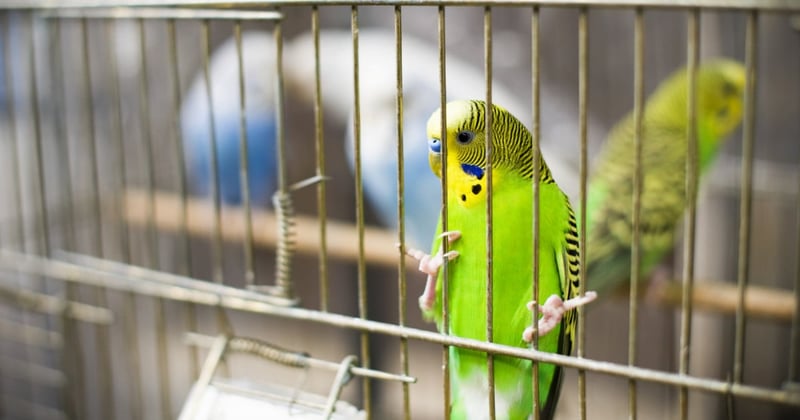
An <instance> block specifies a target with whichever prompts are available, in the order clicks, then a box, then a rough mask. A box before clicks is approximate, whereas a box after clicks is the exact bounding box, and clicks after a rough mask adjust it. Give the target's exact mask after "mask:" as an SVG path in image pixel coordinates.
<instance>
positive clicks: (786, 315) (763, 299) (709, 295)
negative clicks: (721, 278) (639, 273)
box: [655, 281, 795, 322]
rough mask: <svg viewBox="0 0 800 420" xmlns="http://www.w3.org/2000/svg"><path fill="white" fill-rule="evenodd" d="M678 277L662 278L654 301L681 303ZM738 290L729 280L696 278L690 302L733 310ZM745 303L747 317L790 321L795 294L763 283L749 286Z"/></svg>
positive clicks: (714, 309) (702, 307)
mask: <svg viewBox="0 0 800 420" xmlns="http://www.w3.org/2000/svg"><path fill="white" fill-rule="evenodd" d="M682 287H683V286H682V285H681V282H680V281H670V282H664V284H663V285H660V286H658V287H657V288H656V290H655V296H656V301H658V302H659V303H660V304H663V305H670V306H678V307H679V306H681V298H682V295H683V289H682ZM738 299H739V292H738V289H737V288H736V286H735V285H733V284H732V283H720V282H714V281H700V282H697V281H696V282H695V283H694V285H693V290H692V304H693V305H694V307H695V308H696V309H697V310H700V311H709V312H721V313H725V314H734V313H736V305H737V302H738ZM744 307H745V311H746V313H747V316H748V317H754V318H764V319H772V320H778V321H785V322H791V321H792V316H793V315H794V311H795V298H794V293H792V291H791V290H782V289H774V288H769V287H763V286H748V287H747V289H746V290H745V296H744Z"/></svg>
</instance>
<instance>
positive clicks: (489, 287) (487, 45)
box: [444, 6, 495, 419]
mask: <svg viewBox="0 0 800 420" xmlns="http://www.w3.org/2000/svg"><path fill="white" fill-rule="evenodd" d="M483 54H484V55H483V64H484V74H485V77H486V80H485V82H486V115H485V118H486V120H485V127H486V341H488V342H490V343H491V342H493V341H494V329H493V327H494V276H493V274H494V273H493V270H494V264H493V261H492V260H493V253H494V241H493V239H494V238H493V237H492V236H493V235H492V228H493V226H492V222H493V219H492V216H493V210H494V209H493V203H492V190H493V188H492V187H493V185H492V9H491V8H490V7H489V6H486V7H485V8H484V9H483ZM444 141H446V139H445V140H444ZM445 166H446V164H445ZM486 369H487V371H488V372H487V373H488V375H487V382H488V385H489V395H488V399H489V418H490V419H494V418H495V386H494V355H492V354H487V355H486Z"/></svg>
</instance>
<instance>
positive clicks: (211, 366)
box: [179, 335, 229, 420]
mask: <svg viewBox="0 0 800 420" xmlns="http://www.w3.org/2000/svg"><path fill="white" fill-rule="evenodd" d="M228 342H229V340H228V337H226V336H224V335H220V336H217V337H216V338H215V339H214V342H213V343H212V344H211V348H210V349H209V351H208V355H207V356H206V360H205V361H204V362H203V367H202V369H201V370H200V376H198V377H197V381H195V383H194V385H192V389H191V390H190V391H189V396H188V397H186V404H185V405H184V407H183V409H182V410H181V413H180V417H179V419H180V420H189V419H193V418H195V412H196V411H197V409H198V408H199V406H200V400H201V399H202V394H201V393H202V392H203V391H205V389H206V387H208V385H209V384H210V383H211V380H212V379H213V378H214V373H215V372H216V371H217V367H218V366H219V364H220V362H221V361H222V358H223V356H224V355H225V350H226V349H227V348H228Z"/></svg>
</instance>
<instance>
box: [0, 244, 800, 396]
mask: <svg viewBox="0 0 800 420" xmlns="http://www.w3.org/2000/svg"><path fill="white" fill-rule="evenodd" d="M81 261H82V263H81V264H73V263H68V262H63V261H58V260H52V259H47V258H43V257H40V256H37V255H29V254H23V253H19V252H15V251H10V250H5V249H3V250H0V270H3V271H9V272H18V273H28V274H35V275H41V276H47V277H52V278H54V279H60V280H64V281H68V282H71V283H80V284H86V285H90V286H94V287H107V288H110V289H114V290H120V291H128V292H135V293H139V294H142V295H147V296H152V297H159V298H164V299H170V300H175V301H182V302H187V301H191V302H195V303H198V304H203V305H208V306H214V307H223V308H228V309H233V310H237V311H244V312H250V313H259V314H265V315H273V316H279V317H283V318H289V319H296V320H303V321H308V322H314V323H320V324H325V325H330V326H333V327H340V328H349V329H355V330H358V331H365V332H370V333H376V334H385V335H391V336H395V337H400V336H403V337H407V338H409V339H413V340H420V341H425V342H431V343H436V344H441V345H446V346H458V347H461V348H465V349H471V350H475V351H480V352H492V353H495V354H502V355H507V356H512V357H518V358H522V359H526V360H538V361H539V362H544V363H552V364H556V365H559V366H565V367H569V368H575V369H584V370H590V371H592V372H597V373H601V374H607V375H613V376H619V377H624V378H632V379H636V380H640V381H648V382H653V383H659V384H665V385H671V386H684V387H687V388H691V389H694V390H698V391H703V392H711V393H717V394H731V395H734V396H737V397H743V398H750V399H755V400H760V401H766V402H772V403H778V404H787V405H792V406H800V392H797V391H790V390H781V389H769V388H765V387H760V386H754V385H745V384H735V383H731V382H727V381H721V380H716V379H708V378H698V377H693V376H689V375H683V374H680V373H672V372H664V371H658V370H654V369H646V368H639V367H633V366H627V364H616V363H610V362H604V361H597V360H592V359H587V358H576V357H571V356H566V355H560V354H555V353H548V352H542V351H534V350H531V349H526V348H520V347H511V346H504V345H501V344H495V343H487V342H485V341H480V340H473V339H468V338H461V337H456V336H451V335H444V334H439V333H438V332H433V331H425V330H420V329H416V328H410V327H401V326H399V325H394V324H387V323H382V322H378V321H371V320H367V319H361V318H354V317H350V316H345V315H338V314H333V313H325V312H320V311H314V310H310V309H303V308H297V307H287V306H278V305H274V304H272V303H270V301H269V299H268V297H266V296H264V295H262V294H259V293H255V292H250V291H247V290H242V289H237V288H234V287H230V286H223V285H218V284H214V283H208V282H205V281H201V280H195V279H189V278H186V277H181V276H178V275H175V274H168V273H164V272H159V271H153V270H148V269H145V268H141V267H132V266H124V265H122V264H118V263H113V262H110V261H107V260H98V259H96V258H92V257H88V256H86V257H81ZM109 264H112V265H113V264H117V265H119V266H122V267H125V269H126V270H127V272H125V273H121V272H113V271H106V270H105V269H103V267H105V266H108V265H109ZM155 279H158V280H155ZM131 280H134V281H131Z"/></svg>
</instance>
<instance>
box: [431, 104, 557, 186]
mask: <svg viewBox="0 0 800 420" xmlns="http://www.w3.org/2000/svg"><path fill="white" fill-rule="evenodd" d="M446 107H447V108H446V114H447V115H446V117H447V125H446V135H447V139H446V141H447V143H446V147H447V155H448V158H447V160H448V164H449V166H450V168H451V170H461V171H463V172H465V173H466V174H467V175H470V176H474V177H475V178H478V179H480V178H482V177H483V172H484V171H485V169H486V103H485V102H483V101H478V100H471V101H453V102H449V103H448V104H447V105H446ZM441 119H442V114H441V109H438V110H436V111H435V112H434V113H433V115H431V117H430V119H429V120H428V138H429V140H428V146H429V147H428V161H429V163H430V165H431V169H432V170H433V172H434V173H435V174H436V175H437V176H441V170H442V158H441V149H442V141H441V136H442V130H441ZM491 139H492V166H493V167H494V168H497V169H510V170H514V171H516V172H518V173H519V174H520V175H521V176H523V177H526V178H529V177H530V176H531V174H532V173H533V165H532V162H533V159H532V157H533V150H532V144H533V142H532V139H531V134H530V132H529V131H528V129H527V128H525V126H524V125H523V124H522V123H521V122H520V121H519V120H518V119H517V118H516V117H514V116H513V115H511V113H509V112H508V111H507V110H506V109H505V108H503V107H501V106H498V105H494V104H492V136H491ZM546 172H547V175H548V176H549V171H546Z"/></svg>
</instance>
